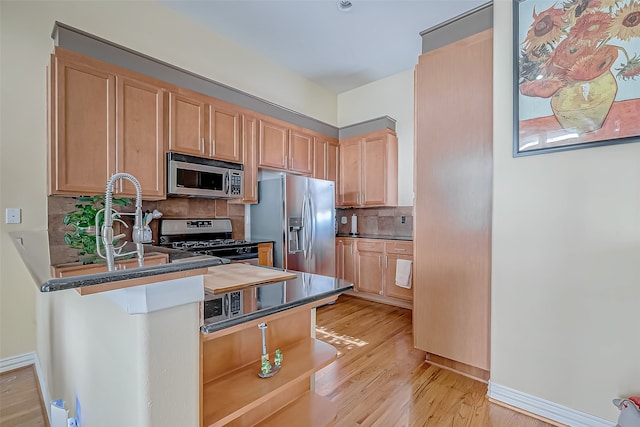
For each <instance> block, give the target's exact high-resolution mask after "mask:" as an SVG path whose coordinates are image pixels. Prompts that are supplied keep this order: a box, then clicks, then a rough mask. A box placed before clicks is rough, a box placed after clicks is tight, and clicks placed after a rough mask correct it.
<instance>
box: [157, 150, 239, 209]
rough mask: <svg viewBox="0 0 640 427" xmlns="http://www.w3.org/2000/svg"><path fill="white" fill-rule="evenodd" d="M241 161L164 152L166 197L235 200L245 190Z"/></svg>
mask: <svg viewBox="0 0 640 427" xmlns="http://www.w3.org/2000/svg"><path fill="white" fill-rule="evenodd" d="M243 182H244V171H243V167H242V165H241V164H238V163H229V162H222V161H220V160H214V159H205V158H202V157H194V156H187V155H184V154H178V153H169V154H167V196H180V197H208V198H216V199H238V198H242V196H243V193H244V190H243V189H244V187H243Z"/></svg>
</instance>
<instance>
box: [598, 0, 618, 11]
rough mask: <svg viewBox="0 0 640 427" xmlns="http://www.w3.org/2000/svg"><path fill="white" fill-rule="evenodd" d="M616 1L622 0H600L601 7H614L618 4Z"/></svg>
mask: <svg viewBox="0 0 640 427" xmlns="http://www.w3.org/2000/svg"><path fill="white" fill-rule="evenodd" d="M616 3H620V0H600V8H601V9H606V8H609V9H613V8H614V7H616V6H617V4H616Z"/></svg>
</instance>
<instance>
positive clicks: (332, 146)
mask: <svg viewBox="0 0 640 427" xmlns="http://www.w3.org/2000/svg"><path fill="white" fill-rule="evenodd" d="M338 153H339V151H338V141H337V140H335V139H332V138H326V137H317V136H314V137H313V177H314V178H318V179H326V180H329V181H333V182H334V183H335V184H336V187H335V191H336V200H337V199H338V160H339V157H338Z"/></svg>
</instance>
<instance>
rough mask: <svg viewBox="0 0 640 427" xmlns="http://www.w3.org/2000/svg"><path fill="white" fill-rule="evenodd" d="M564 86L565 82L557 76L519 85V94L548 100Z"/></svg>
mask: <svg viewBox="0 0 640 427" xmlns="http://www.w3.org/2000/svg"><path fill="white" fill-rule="evenodd" d="M564 86H566V82H565V81H564V80H562V79H561V78H559V77H557V76H552V77H547V78H544V79H540V80H532V81H530V82H524V83H521V84H520V93H521V94H523V95H525V96H537V97H540V98H550V97H551V96H553V94H555V93H556V92H557V91H558V89H560V88H562V87H564Z"/></svg>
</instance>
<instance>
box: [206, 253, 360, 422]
mask: <svg viewBox="0 0 640 427" xmlns="http://www.w3.org/2000/svg"><path fill="white" fill-rule="evenodd" d="M226 267H233V264H232V265H229V266H222V267H214V268H212V269H211V270H213V271H215V270H216V269H223V268H226ZM252 268H255V267H252ZM289 272H290V273H295V277H294V278H291V279H288V280H284V281H281V282H276V283H268V284H261V285H258V286H251V287H247V288H244V289H241V290H240V291H239V292H241V295H240V298H241V300H242V310H241V313H239V314H238V315H237V316H230V317H228V318H225V319H222V320H218V321H209V320H208V319H204V323H203V325H202V326H201V328H200V330H201V335H200V357H201V364H202V367H201V372H202V383H201V401H202V414H201V417H202V418H201V425H202V426H221V425H226V424H227V423H233V425H256V424H257V425H265V426H266V425H287V423H286V422H287V420H288V421H289V422H291V420H296V422H297V423H299V424H297V425H305V426H326V425H329V424H330V423H332V422H333V420H334V419H335V417H336V409H335V407H334V405H333V403H332V402H330V401H328V400H327V399H325V398H323V397H321V396H318V395H316V394H315V393H314V391H313V377H314V373H315V372H316V371H318V370H320V369H322V368H323V367H325V366H327V365H329V364H330V363H331V362H333V361H334V360H335V358H336V350H335V348H333V347H332V346H331V345H329V344H326V343H324V342H322V341H319V340H316V339H315V309H316V307H318V306H322V305H325V304H328V303H331V302H333V301H335V300H336V299H337V298H338V296H339V295H340V294H341V293H343V292H346V291H349V290H351V289H353V285H352V284H350V283H348V282H346V281H344V280H342V279H337V278H333V277H327V276H321V275H317V274H310V273H301V272H292V271H289ZM261 327H262V328H265V329H264V332H265V344H266V348H264V349H263V348H262V347H261V345H262V339H261V332H262V329H261ZM277 349H278V350H280V351H281V352H282V354H283V355H284V360H283V362H282V366H281V369H280V371H279V372H278V373H277V374H276V375H275V376H273V377H271V378H260V377H259V375H258V373H259V372H260V370H261V356H262V352H263V351H265V350H266V352H267V354H268V357H269V361H270V363H273V362H274V358H275V351H276V350H277ZM283 423H284V424H283Z"/></svg>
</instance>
